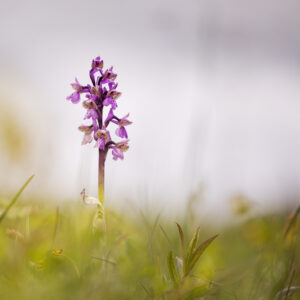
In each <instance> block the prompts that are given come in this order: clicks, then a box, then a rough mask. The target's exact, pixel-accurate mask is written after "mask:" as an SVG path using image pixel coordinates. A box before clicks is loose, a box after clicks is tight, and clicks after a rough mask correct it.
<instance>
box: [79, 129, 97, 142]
mask: <svg viewBox="0 0 300 300" xmlns="http://www.w3.org/2000/svg"><path fill="white" fill-rule="evenodd" d="M92 128H93V126H85V125H81V126H79V127H78V129H79V130H80V131H82V132H84V136H83V140H82V142H81V145H85V144H89V143H91V142H92V140H93V137H92V133H93V129H92Z"/></svg>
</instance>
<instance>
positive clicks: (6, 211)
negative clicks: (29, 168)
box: [0, 175, 34, 223]
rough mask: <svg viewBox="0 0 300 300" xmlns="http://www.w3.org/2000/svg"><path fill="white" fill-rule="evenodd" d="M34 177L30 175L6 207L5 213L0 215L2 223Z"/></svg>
mask: <svg viewBox="0 0 300 300" xmlns="http://www.w3.org/2000/svg"><path fill="white" fill-rule="evenodd" d="M33 177H34V175H32V176H30V177H29V179H28V180H27V181H26V182H25V183H24V184H23V186H22V187H21V188H20V189H19V191H18V192H17V194H16V195H15V196H14V198H13V199H12V200H11V202H10V203H9V204H8V206H7V207H6V208H5V210H4V211H3V213H2V214H1V216H0V223H1V222H2V220H3V219H4V218H5V216H6V215H7V213H8V211H9V210H10V209H11V207H12V206H13V205H14V204H15V203H16V201H17V200H18V198H19V197H20V195H21V194H22V192H23V191H24V189H25V188H26V187H27V185H28V184H29V183H30V181H31V180H32V179H33Z"/></svg>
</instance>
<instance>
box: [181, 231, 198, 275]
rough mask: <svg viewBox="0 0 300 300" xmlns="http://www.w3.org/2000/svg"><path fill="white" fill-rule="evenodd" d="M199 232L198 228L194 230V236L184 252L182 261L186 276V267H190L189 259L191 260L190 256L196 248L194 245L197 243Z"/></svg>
mask: <svg viewBox="0 0 300 300" xmlns="http://www.w3.org/2000/svg"><path fill="white" fill-rule="evenodd" d="M199 230H200V227H198V228H197V229H196V230H195V233H194V236H193V238H192V239H191V241H190V244H189V246H188V248H187V250H186V255H185V257H184V259H183V261H184V263H183V265H184V275H187V274H188V272H189V270H188V266H189V265H190V261H191V258H192V254H193V252H194V250H195V248H196V245H197V243H198V239H199Z"/></svg>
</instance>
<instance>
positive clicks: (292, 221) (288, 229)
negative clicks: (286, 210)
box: [284, 206, 300, 238]
mask: <svg viewBox="0 0 300 300" xmlns="http://www.w3.org/2000/svg"><path fill="white" fill-rule="evenodd" d="M299 213H300V206H299V207H298V208H297V210H296V211H295V213H294V214H293V216H292V218H291V220H290V222H289V223H288V225H287V228H286V230H285V232H284V237H285V238H286V237H287V235H288V234H289V232H290V230H291V229H292V228H293V226H294V224H296V223H297V222H296V221H297V217H298V215H299Z"/></svg>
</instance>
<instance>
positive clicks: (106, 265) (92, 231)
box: [0, 177, 300, 299]
mask: <svg viewBox="0 0 300 300" xmlns="http://www.w3.org/2000/svg"><path fill="white" fill-rule="evenodd" d="M31 179H32V177H31V178H30V179H29V180H28V181H27V182H26V184H28V186H27V187H25V185H26V184H25V185H24V186H23V187H22V188H21V190H20V191H19V192H18V193H17V194H16V195H15V197H3V196H2V197H1V217H0V222H1V223H0V226H1V230H0V257H1V259H0V264H1V275H0V299H300V296H299V286H300V276H299V271H300V256H299V253H300V243H299V228H298V224H299V212H300V209H298V210H296V211H294V212H293V213H292V214H287V213H285V212H282V213H281V214H269V215H264V216H256V217H251V216H248V217H247V213H248V212H247V209H248V208H247V206H246V205H245V203H243V200H242V199H240V200H239V203H238V205H236V206H235V209H236V210H235V213H236V216H235V219H236V220H238V219H240V220H239V222H235V223H234V224H231V225H226V226H219V227H217V226H213V223H214V222H210V223H204V222H201V220H200V219H199V218H198V217H197V216H196V215H195V214H194V212H193V208H192V202H193V199H190V201H189V204H188V206H187V208H186V213H185V214H184V215H183V216H181V217H180V218H178V220H177V221H178V224H176V223H175V222H174V221H170V218H166V217H163V216H160V215H159V214H153V213H149V212H147V211H138V210H137V211H136V212H134V213H131V214H125V213H123V214H122V213H116V212H114V211H112V210H109V209H108V210H107V211H106V231H105V232H103V231H102V230H101V229H99V228H98V226H97V220H95V209H94V208H93V207H87V206H84V204H83V203H81V202H78V203H75V204H74V203H73V204H72V205H71V204H70V203H64V204H60V205H55V204H53V203H52V204H51V199H47V203H45V201H42V202H40V201H39V199H38V198H36V199H31V198H28V196H26V194H27V191H28V190H30V183H29V181H30V180H31ZM32 180H34V178H33V179H32ZM24 188H25V190H24ZM21 193H22V195H21ZM179 224H180V225H179ZM198 226H200V228H199V227H198ZM216 234H218V236H216ZM297 293H298V294H297Z"/></svg>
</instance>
